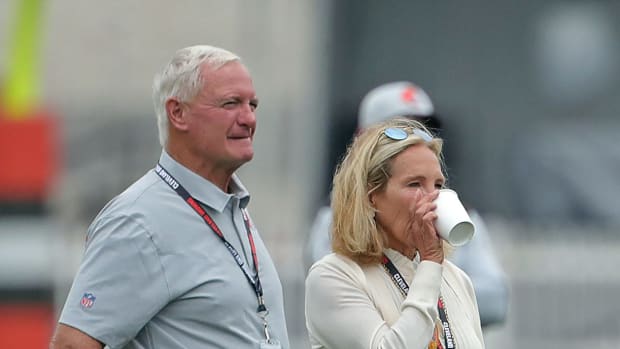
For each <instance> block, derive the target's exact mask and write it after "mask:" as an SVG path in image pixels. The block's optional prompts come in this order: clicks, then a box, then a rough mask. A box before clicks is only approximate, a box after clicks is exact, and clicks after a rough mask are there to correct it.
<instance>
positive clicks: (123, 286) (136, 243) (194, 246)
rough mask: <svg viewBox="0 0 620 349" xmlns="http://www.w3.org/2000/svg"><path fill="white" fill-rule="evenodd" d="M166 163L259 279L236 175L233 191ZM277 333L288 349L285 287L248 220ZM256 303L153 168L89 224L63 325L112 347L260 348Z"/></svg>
mask: <svg viewBox="0 0 620 349" xmlns="http://www.w3.org/2000/svg"><path fill="white" fill-rule="evenodd" d="M160 163H161V165H162V166H163V167H164V168H165V169H166V170H167V171H168V172H169V173H170V174H171V175H172V176H173V177H174V178H176V179H177V181H178V182H180V183H181V185H183V186H184V187H185V189H187V191H188V192H189V193H190V194H191V195H192V196H193V197H194V198H195V199H197V200H199V201H200V202H201V203H202V204H203V206H204V207H205V209H206V211H207V213H208V214H209V215H210V216H211V217H212V218H213V219H214V221H215V223H216V224H217V225H218V226H219V227H220V229H221V230H222V232H223V233H224V236H225V238H226V239H227V240H228V241H229V242H230V243H231V244H232V245H233V246H234V247H235V248H236V249H237V251H238V252H239V253H240V254H241V255H242V256H245V264H244V267H245V268H249V269H248V271H249V272H250V275H254V267H253V263H252V256H251V250H250V246H249V242H248V238H247V233H246V228H245V224H244V220H243V216H242V212H241V209H242V208H245V207H246V205H247V204H248V201H249V199H250V196H249V194H248V192H247V191H246V190H245V188H244V187H243V185H242V184H241V182H240V181H239V179H238V178H237V177H236V176H233V180H232V182H231V189H232V190H231V192H233V194H227V193H224V192H222V191H221V190H219V188H217V187H216V186H215V185H213V184H212V183H210V182H209V181H206V180H205V179H203V178H202V177H200V176H198V175H197V174H195V173H193V172H191V171H190V170H189V169H187V168H185V167H183V166H182V165H180V164H179V163H177V162H176V161H174V160H173V159H172V158H171V157H170V156H169V155H168V154H166V152H165V151H164V152H163V153H162V156H161V158H160ZM252 235H253V237H254V242H255V244H256V250H257V257H258V261H259V274H260V280H261V283H262V286H263V289H264V295H265V304H266V305H267V307H268V309H269V316H268V320H269V324H270V327H271V334H272V338H275V339H277V340H279V341H280V342H281V344H282V348H289V343H288V337H287V332H286V323H285V317H284V309H283V297H282V286H281V283H280V279H279V278H278V275H277V272H276V269H275V267H274V265H273V262H272V260H271V258H270V256H269V254H268V252H267V249H266V248H265V245H264V243H263V241H262V239H261V237H260V235H259V234H258V232H257V231H256V229H255V228H254V226H253V225H252ZM256 309H257V299H256V294H255V293H254V289H253V287H252V286H251V285H250V283H249V282H248V280H247V279H246V278H245V275H244V273H243V272H242V271H241V269H240V268H239V266H238V265H237V263H236V262H235V259H234V258H233V256H232V255H231V254H230V252H229V250H228V249H227V248H226V246H225V245H224V244H223V243H222V241H221V240H220V239H219V238H218V236H217V235H215V233H214V232H213V231H212V230H211V229H210V228H209V227H208V226H207V225H206V224H205V222H204V220H203V219H202V218H201V217H200V216H199V215H198V214H197V213H196V212H195V211H194V210H193V209H192V208H191V207H190V206H189V205H188V204H187V203H186V202H185V201H184V200H183V199H182V198H181V197H180V196H179V195H178V194H177V193H176V192H175V191H174V190H173V189H172V188H170V187H169V186H168V184H166V183H165V182H164V181H163V180H162V179H161V178H159V176H158V175H157V174H156V173H155V172H154V171H153V170H151V171H149V172H148V173H146V174H145V175H144V176H143V177H142V178H141V179H139V180H138V181H137V182H135V183H134V184H133V185H131V186H130V187H129V188H128V189H127V190H125V191H124V192H123V193H121V194H120V195H119V196H117V197H116V198H114V199H113V200H112V201H110V202H109V203H108V204H107V205H106V206H105V207H104V208H103V210H102V211H101V212H100V213H99V215H98V216H97V217H96V218H95V220H94V221H93V223H92V224H91V226H90V227H89V229H88V235H87V242H86V250H85V254H84V258H83V261H82V264H81V265H80V269H79V271H78V273H77V275H76V277H75V280H74V282H73V286H72V287H71V291H70V292H69V296H68V298H67V301H66V304H65V307H64V309H63V312H62V314H61V317H60V322H61V323H63V324H66V325H69V326H71V327H75V328H77V329H79V330H81V331H83V332H85V333H86V334H88V335H90V336H91V337H93V338H96V339H97V340H99V341H101V342H103V343H105V344H107V345H108V346H109V347H110V348H166V349H174V348H258V347H259V344H258V343H259V341H260V340H263V339H264V330H263V323H262V320H261V319H260V318H259V317H258V315H257V313H256Z"/></svg>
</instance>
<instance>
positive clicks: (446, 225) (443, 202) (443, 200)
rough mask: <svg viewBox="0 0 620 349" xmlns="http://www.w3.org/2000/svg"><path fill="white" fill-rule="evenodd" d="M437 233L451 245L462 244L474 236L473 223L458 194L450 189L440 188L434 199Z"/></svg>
mask: <svg viewBox="0 0 620 349" xmlns="http://www.w3.org/2000/svg"><path fill="white" fill-rule="evenodd" d="M435 203H436V204H437V209H436V210H435V213H437V220H436V221H435V228H436V229H437V232H438V233H439V235H440V236H441V237H442V238H443V239H444V240H446V241H448V242H449V243H450V244H451V245H453V246H462V245H465V244H466V243H468V242H469V241H470V240H471V239H472V238H473V237H474V231H475V227H474V223H472V221H471V218H469V215H468V214H467V211H466V210H465V207H463V204H462V203H461V201H460V200H459V197H458V195H457V194H456V192H455V191H454V190H452V189H441V190H440V191H439V196H438V197H437V200H435Z"/></svg>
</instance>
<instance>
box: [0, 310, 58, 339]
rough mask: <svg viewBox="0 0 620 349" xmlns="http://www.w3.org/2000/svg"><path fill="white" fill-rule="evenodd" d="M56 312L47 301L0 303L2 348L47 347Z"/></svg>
mask: <svg viewBox="0 0 620 349" xmlns="http://www.w3.org/2000/svg"><path fill="white" fill-rule="evenodd" d="M53 326H54V312H53V310H52V307H51V305H50V304H47V303H11V304H2V303H0V348H7V349H8V348H20V349H43V348H47V347H48V344H49V341H50V338H51V336H52V331H53Z"/></svg>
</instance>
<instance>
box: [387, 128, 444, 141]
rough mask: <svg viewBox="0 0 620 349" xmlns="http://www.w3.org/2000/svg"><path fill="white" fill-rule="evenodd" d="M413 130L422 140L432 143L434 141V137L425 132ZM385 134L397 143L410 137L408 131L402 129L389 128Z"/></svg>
mask: <svg viewBox="0 0 620 349" xmlns="http://www.w3.org/2000/svg"><path fill="white" fill-rule="evenodd" d="M411 130H412V131H411V132H412V133H413V134H414V135H416V136H418V137H420V138H422V139H423V140H424V141H425V142H430V141H432V140H433V137H432V136H431V135H429V134H428V133H427V132H426V131H424V130H420V129H418V128H412V129H411ZM383 134H384V135H385V136H386V137H388V138H389V139H393V140H395V141H402V140H403V139H406V138H407V137H408V136H409V133H408V132H407V131H406V129H405V128H402V127H388V128H386V129H385V130H383Z"/></svg>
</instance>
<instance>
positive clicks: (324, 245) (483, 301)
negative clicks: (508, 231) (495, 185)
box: [305, 81, 508, 327]
mask: <svg viewBox="0 0 620 349" xmlns="http://www.w3.org/2000/svg"><path fill="white" fill-rule="evenodd" d="M397 116H408V117H411V118H414V119H416V120H418V121H420V122H422V123H423V124H424V125H425V126H426V127H428V128H429V129H431V130H433V131H434V132H439V133H440V131H441V122H440V120H439V119H438V118H437V116H436V115H435V109H434V106H433V103H432V102H431V99H430V98H429V96H428V94H426V92H424V90H422V89H421V88H420V87H418V86H416V85H415V84H413V83H411V82H408V81H400V82H391V83H387V84H384V85H381V86H378V87H376V88H374V89H373V90H371V91H370V92H368V93H367V94H366V96H364V98H363V99H362V102H361V104H360V109H359V115H358V127H359V128H360V129H363V128H366V127H368V126H370V125H372V124H374V123H377V122H380V121H384V120H387V119H389V118H393V117H397ZM468 212H469V215H470V218H471V219H472V221H473V223H474V225H475V226H476V233H475V235H474V238H473V239H472V241H470V242H469V243H468V244H467V245H464V246H462V247H459V248H458V249H457V250H456V252H455V253H454V255H453V256H452V258H451V259H452V260H453V261H454V262H455V264H457V265H458V266H459V267H460V268H462V269H463V270H464V271H465V272H466V273H467V274H468V275H469V277H470V278H471V280H472V283H473V285H474V289H475V292H476V298H477V300H478V310H479V312H480V321H481V323H482V326H483V327H486V326H489V325H492V324H498V323H502V322H503V321H504V320H505V317H506V311H507V306H508V294H507V291H508V290H507V283H506V279H505V276H504V273H503V271H502V269H501V266H500V264H499V262H498V261H497V259H496V257H495V255H494V253H493V249H492V245H491V242H490V239H489V237H488V232H487V230H486V226H485V224H484V222H483V221H482V218H481V217H480V215H479V214H478V213H477V212H476V211H475V210H473V209H471V208H470V209H469V210H468ZM331 222H332V210H331V208H330V207H329V206H323V207H321V208H320V209H319V211H318V212H317V215H316V217H315V220H314V223H313V224H312V227H311V229H310V236H309V238H308V242H307V244H306V251H305V254H306V256H305V257H306V267H308V268H309V267H310V265H311V264H312V263H314V262H316V261H317V260H319V259H320V258H321V257H323V256H324V255H326V254H328V253H329V252H331V243H330V237H329V231H330V225H331Z"/></svg>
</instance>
